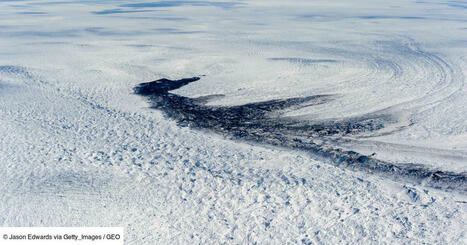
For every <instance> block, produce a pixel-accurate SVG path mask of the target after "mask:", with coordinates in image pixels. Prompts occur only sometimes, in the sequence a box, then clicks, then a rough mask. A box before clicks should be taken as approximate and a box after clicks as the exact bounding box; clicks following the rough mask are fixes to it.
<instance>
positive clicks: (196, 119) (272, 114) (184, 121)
mask: <svg viewBox="0 0 467 245" xmlns="http://www.w3.org/2000/svg"><path fill="white" fill-rule="evenodd" d="M199 79H200V78H199V77H192V78H184V79H180V80H169V79H165V78H163V79H159V80H156V81H152V82H147V83H141V84H139V85H138V86H136V87H135V88H134V91H135V93H136V94H139V95H142V96H147V97H148V98H149V99H150V101H151V103H152V107H153V108H155V109H158V110H161V111H163V112H164V113H165V114H166V115H167V116H169V117H170V118H172V119H174V120H176V121H177V122H178V124H179V125H181V126H189V127H191V128H195V129H196V128H198V129H201V128H202V129H208V130H211V131H214V132H216V133H219V134H222V135H224V136H226V137H230V138H234V139H241V140H247V141H253V142H259V143H264V144H270V145H275V146H281V147H287V148H292V149H297V150H303V151H307V152H311V153H313V154H314V155H317V156H320V157H323V159H327V160H329V162H331V163H332V164H334V165H336V166H340V167H346V168H350V169H352V170H360V171H366V172H371V173H374V174H381V175H384V176H391V177H392V178H395V179H405V180H412V181H413V180H415V181H416V182H423V184H424V185H426V186H430V187H435V188H441V189H455V190H459V191H461V192H465V191H466V190H467V185H466V179H467V178H466V177H467V176H466V175H465V174H463V173H461V174H459V173H451V172H442V171H433V170H429V169H427V168H425V167H424V166H423V165H418V164H408V163H404V164H403V163H398V164H394V163H391V162H388V161H382V160H378V159H376V158H374V157H373V156H368V155H363V154H360V153H357V152H354V151H346V150H342V149H339V148H337V147H334V146H333V142H336V141H339V140H340V137H343V136H347V135H358V134H360V133H362V132H372V131H378V130H380V129H382V128H384V127H385V126H386V125H388V124H391V123H393V119H392V118H391V116H390V115H384V114H368V115H363V116H359V117H354V118H347V119H345V120H339V121H328V122H319V123H317V122H310V121H304V120H299V119H296V118H291V117H284V116H281V114H283V113H284V112H286V111H288V110H293V109H299V108H303V107H306V106H313V105H317V104H322V103H326V102H328V101H330V100H332V99H333V97H334V95H313V96H307V97H297V98H288V99H277V100H269V101H262V102H257V103H249V104H245V105H239V106H208V105H206V102H207V101H208V100H210V99H212V98H215V97H218V96H221V95H212V96H204V97H199V98H189V97H185V96H180V95H177V94H174V93H170V91H171V90H175V89H178V88H181V87H183V86H185V85H187V84H190V83H192V82H196V81H198V80H199Z"/></svg>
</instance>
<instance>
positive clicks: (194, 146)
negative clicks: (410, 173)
mask: <svg viewBox="0 0 467 245" xmlns="http://www.w3.org/2000/svg"><path fill="white" fill-rule="evenodd" d="M466 7H467V6H466V5H465V3H464V2H463V1H423V2H421V1H390V2H387V1H365V0H359V1H352V2H350V1H298V0H295V1H260V0H258V1H232V2H228V1H159V2H158V1H152V2H151V1H104V0H100V1H2V0H0V183H1V184H0V225H2V226H124V227H125V231H126V234H125V235H126V243H127V244H168V243H177V244H180V243H181V244H191V243H196V244H197V243H201V244H218V243H227V244H229V243H233V244H238V243H257V244H273V243H277V244H282V243H287V242H289V243H299V244H300V243H302V244H310V243H311V244H340V243H342V244H348V243H364V244H402V243H404V244H410V243H412V244H423V243H427V244H465V243H467V241H466V234H465V232H466V229H465V227H466V224H465V220H467V219H466V218H467V217H466V202H467V198H466V196H465V192H462V191H461V192H458V191H446V190H437V189H432V188H429V187H426V186H424V185H423V183H418V184H417V183H406V182H400V181H393V180H392V179H391V178H384V177H382V176H375V175H372V174H371V173H367V172H358V171H357V172H355V171H349V170H347V169H341V168H336V167H334V166H332V165H329V164H327V163H326V161H323V160H322V159H321V158H319V157H318V156H315V155H313V154H310V153H308V152H300V151H297V150H294V149H289V148H285V149H284V148H277V147H273V146H269V145H267V144H258V143H257V142H243V141H235V140H230V139H225V138H223V137H222V136H220V135H217V134H215V133H213V132H211V131H209V130H205V131H199V130H193V129H190V128H187V127H179V126H177V124H176V122H174V121H173V120H171V119H170V118H168V117H166V116H165V115H164V114H163V113H161V112H159V111H157V110H152V109H150V108H149V105H150V104H149V103H148V102H147V101H146V100H145V99H144V98H141V97H138V96H136V95H134V94H133V88H134V87H135V86H136V85H137V84H139V83H141V82H147V81H152V80H155V79H159V78H163V77H166V78H171V79H180V78H184V77H193V76H201V75H205V76H203V77H202V79H201V80H199V81H197V82H196V83H192V84H189V85H187V86H185V87H182V88H180V89H179V90H176V91H175V93H177V94H179V95H181V96H186V97H191V98H195V97H200V96H207V95H214V94H223V95H225V96H223V97H217V99H215V100H212V101H210V102H209V103H208V105H211V106H232V105H242V104H246V103H253V102H260V101H266V100H271V99H286V98H293V97H305V96H313V95H323V94H326V95H332V96H333V98H334V99H333V100H331V101H329V102H327V103H323V104H319V105H315V106H309V107H304V108H302V109H299V110H293V111H289V112H287V114H286V115H285V116H289V117H290V118H295V119H297V118H298V119H300V120H303V121H310V122H314V123H316V122H319V123H322V122H329V121H339V120H346V119H349V118H355V117H359V116H362V115H373V114H374V113H380V114H384V115H390V116H391V118H392V121H391V123H390V124H388V125H387V127H385V128H384V130H386V131H384V130H383V131H377V132H370V133H368V134H361V135H349V136H345V138H346V139H348V140H346V141H338V142H335V144H336V145H334V147H340V148H342V149H344V150H352V151H356V152H359V153H361V154H368V155H370V154H373V155H374V156H375V157H376V158H378V159H381V160H384V161H390V162H393V163H395V164H397V163H413V164H422V165H423V166H425V167H426V168H429V169H433V170H440V171H449V172H455V173H459V174H465V172H466V170H467V120H466V115H467V109H466V106H465V105H466V104H467V103H466V102H467V90H466V87H465V76H466V75H467V74H466V73H467V69H466V67H467V13H466Z"/></svg>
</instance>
